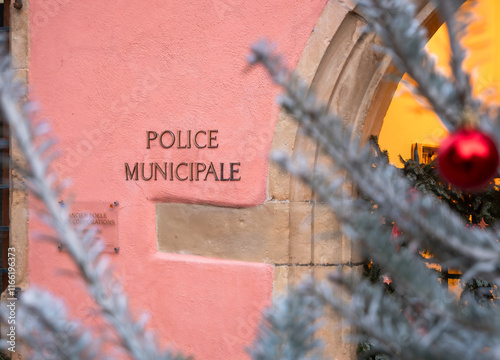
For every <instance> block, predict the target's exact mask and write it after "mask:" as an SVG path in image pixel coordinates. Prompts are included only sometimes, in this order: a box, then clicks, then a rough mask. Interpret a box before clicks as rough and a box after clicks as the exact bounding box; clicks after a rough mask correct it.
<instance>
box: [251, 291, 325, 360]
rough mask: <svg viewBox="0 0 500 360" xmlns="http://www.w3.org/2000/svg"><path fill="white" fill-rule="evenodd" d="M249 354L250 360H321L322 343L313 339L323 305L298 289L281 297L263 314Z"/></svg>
mask: <svg viewBox="0 0 500 360" xmlns="http://www.w3.org/2000/svg"><path fill="white" fill-rule="evenodd" d="M263 315H264V319H263V322H262V323H261V324H260V326H259V332H258V334H257V338H256V339H255V341H254V343H253V345H252V347H251V348H250V349H248V353H249V355H250V356H251V358H252V359H253V360H276V359H280V360H296V359H307V360H322V359H324V357H323V355H322V350H323V347H324V344H323V342H322V341H321V340H320V339H318V338H316V336H315V332H316V331H317V330H318V329H319V328H320V325H321V324H320V323H319V319H320V318H321V317H322V315H323V304H322V303H321V302H320V301H319V300H318V298H317V297H316V296H311V295H309V296H308V295H307V294H304V293H303V291H301V289H300V287H299V288H298V289H294V290H292V291H290V292H289V293H288V294H287V295H286V296H282V297H280V298H279V299H278V300H277V301H276V302H275V304H274V305H273V307H271V308H269V309H267V310H266V311H265V312H264V314H263Z"/></svg>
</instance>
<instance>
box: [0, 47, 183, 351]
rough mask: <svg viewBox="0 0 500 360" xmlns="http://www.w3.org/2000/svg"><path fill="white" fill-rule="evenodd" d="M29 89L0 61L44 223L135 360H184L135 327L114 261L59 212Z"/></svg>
mask: <svg viewBox="0 0 500 360" xmlns="http://www.w3.org/2000/svg"><path fill="white" fill-rule="evenodd" d="M25 94H26V89H25V88H24V87H23V86H21V85H19V84H18V83H17V82H15V81H14V71H13V70H12V69H11V67H10V58H9V57H8V56H7V55H5V54H4V56H1V57H0V107H1V110H2V114H3V116H4V119H5V120H6V121H7V122H8V124H9V126H10V130H11V132H12V134H13V136H14V138H15V140H16V141H17V144H18V147H19V149H20V150H21V152H22V153H23V155H24V157H25V159H26V163H27V168H28V170H27V175H28V178H27V184H28V185H29V187H30V189H31V191H32V193H33V194H34V195H36V196H37V197H38V198H39V199H40V200H41V201H42V203H43V204H44V206H45V211H46V212H45V214H42V218H43V220H44V221H45V222H46V223H47V224H48V225H49V226H51V227H52V228H53V229H54V230H55V232H56V234H57V238H58V240H59V241H61V242H62V244H63V245H64V247H65V249H67V251H68V253H69V255H70V256H71V258H72V259H73V261H74V263H75V264H76V266H77V268H78V269H79V271H80V273H81V275H82V276H83V278H84V280H85V281H86V283H87V286H88V290H89V293H90V294H91V296H92V297H93V299H94V300H95V302H96V303H97V305H98V306H99V308H100V309H101V312H102V315H103V316H104V318H105V319H106V320H107V321H108V322H109V323H110V324H111V326H112V328H113V329H114V330H115V331H116V333H117V335H118V338H119V339H120V344H121V346H123V347H124V349H125V350H126V351H127V352H128V353H129V354H130V356H131V357H132V358H134V359H144V360H146V359H168V360H169V359H178V360H180V359H184V358H183V357H182V356H180V355H173V354H172V353H171V352H169V351H164V350H160V349H159V347H158V345H157V342H156V339H155V337H154V335H153V333H152V332H151V331H147V330H146V328H145V327H146V323H145V322H144V321H136V320H135V319H134V317H133V315H132V313H131V310H130V307H129V303H128V298H127V296H126V294H125V293H124V292H123V288H122V286H121V284H120V283H119V282H118V281H117V280H116V278H115V277H114V276H113V274H112V269H111V266H110V264H109V258H108V257H105V256H103V253H102V250H103V245H102V244H101V243H100V242H99V241H97V240H96V238H95V236H94V235H95V232H93V231H89V232H85V231H84V229H81V228H80V229H78V230H77V229H74V228H73V227H72V225H71V223H70V221H69V211H70V209H69V206H66V207H62V206H60V204H59V202H58V200H59V196H60V194H61V187H59V186H58V185H60V183H58V181H57V176H56V175H55V174H54V173H53V172H51V170H50V165H51V161H52V160H53V159H54V157H55V156H56V154H55V152H54V150H53V147H52V146H51V145H52V144H51V143H50V142H48V141H50V140H48V141H47V140H44V141H41V143H40V144H39V145H35V144H36V142H37V140H39V139H41V138H42V137H44V138H47V137H49V136H48V133H49V131H50V127H49V126H48V125H47V124H46V123H39V124H34V123H33V121H32V120H31V119H32V116H33V112H34V110H35V107H34V106H33V104H32V103H28V104H26V105H25V106H23V107H22V108H20V106H19V104H20V103H21V99H22V96H23V95H25Z"/></svg>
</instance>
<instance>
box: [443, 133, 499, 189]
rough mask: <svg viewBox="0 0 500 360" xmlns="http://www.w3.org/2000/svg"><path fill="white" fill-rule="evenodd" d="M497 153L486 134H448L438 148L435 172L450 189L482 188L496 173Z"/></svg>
mask: <svg viewBox="0 0 500 360" xmlns="http://www.w3.org/2000/svg"><path fill="white" fill-rule="evenodd" d="M498 161H499V156H498V149H497V146H496V145H495V142H494V141H493V140H492V139H491V137H490V136H488V135H487V134H485V133H483V132H481V131H479V130H475V129H459V130H457V131H455V132H453V133H451V134H450V135H449V136H448V138H447V139H445V140H444V141H443V143H442V144H441V145H440V147H439V151H438V158H437V162H438V168H439V171H440V173H441V175H442V176H443V177H444V179H445V180H447V181H448V182H449V183H451V184H452V185H453V186H455V187H457V188H459V189H462V190H465V191H478V190H481V189H482V188H484V187H485V186H486V185H488V184H489V182H490V181H491V180H492V179H493V177H494V176H495V175H496V173H497V169H498Z"/></svg>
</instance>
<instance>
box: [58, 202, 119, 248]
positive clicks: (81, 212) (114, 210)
mask: <svg viewBox="0 0 500 360" xmlns="http://www.w3.org/2000/svg"><path fill="white" fill-rule="evenodd" d="M69 218H70V222H71V223H72V225H73V226H74V227H75V228H77V227H79V226H85V225H86V226H87V228H94V229H95V230H96V235H95V236H96V238H97V240H100V241H102V242H103V243H104V246H105V248H104V250H105V251H113V252H118V251H119V247H118V202H116V201H115V202H105V201H78V202H75V203H73V204H72V206H71V212H70V214H69ZM59 248H60V249H62V246H60V247H59Z"/></svg>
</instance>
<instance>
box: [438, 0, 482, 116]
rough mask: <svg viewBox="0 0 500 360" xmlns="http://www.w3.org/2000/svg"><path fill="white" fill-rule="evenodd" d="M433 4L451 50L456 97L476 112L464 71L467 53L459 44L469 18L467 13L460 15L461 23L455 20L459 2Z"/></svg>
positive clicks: (469, 83) (447, 1)
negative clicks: (444, 26)
mask: <svg viewBox="0 0 500 360" xmlns="http://www.w3.org/2000/svg"><path fill="white" fill-rule="evenodd" d="M434 3H435V4H436V7H437V9H438V10H439V13H440V15H441V16H442V18H443V19H442V20H443V21H444V23H445V24H446V29H447V32H448V39H449V42H450V50H451V59H450V67H451V70H452V73H453V77H454V80H455V88H456V89H457V92H458V96H459V97H460V100H461V102H462V104H464V108H469V109H474V110H477V104H475V102H474V101H473V97H472V86H471V81H470V76H469V74H467V73H466V72H465V70H464V61H465V58H466V55H467V53H466V51H465V49H464V47H463V46H462V44H461V40H462V38H463V35H464V34H465V30H466V28H467V26H468V18H469V17H470V16H469V14H467V13H462V19H461V21H457V20H456V19H455V16H456V14H457V9H458V7H459V6H460V5H461V1H456V0H439V1H438V0H434Z"/></svg>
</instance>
